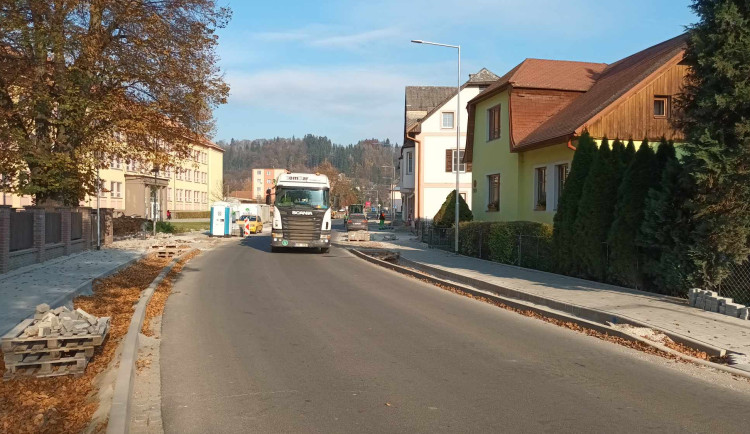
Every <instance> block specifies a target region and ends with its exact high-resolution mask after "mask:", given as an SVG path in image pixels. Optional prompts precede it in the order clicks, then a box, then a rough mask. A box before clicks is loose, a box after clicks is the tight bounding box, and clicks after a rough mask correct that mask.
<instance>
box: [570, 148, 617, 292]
mask: <svg viewBox="0 0 750 434" xmlns="http://www.w3.org/2000/svg"><path fill="white" fill-rule="evenodd" d="M616 160H617V161H616ZM619 164H621V160H620V159H619V156H614V157H613V153H612V149H611V148H610V146H609V142H608V140H607V139H606V138H604V139H603V140H602V143H601V145H599V151H598V152H597V154H596V158H595V159H594V164H593V165H592V166H591V170H590V171H589V175H588V177H586V183H585V184H584V186H583V193H582V195H581V202H580V204H579V206H578V215H577V217H576V223H575V227H576V229H577V230H578V233H577V236H578V247H577V249H576V250H577V257H578V259H579V260H580V263H581V265H582V266H583V269H582V270H581V271H582V272H581V275H582V276H583V277H587V278H594V279H599V280H603V279H604V278H605V276H606V264H607V246H606V241H607V234H608V233H609V228H610V225H611V223H612V214H613V212H614V207H615V201H616V200H617V188H618V186H619V182H618V181H619V174H618V168H617V166H618V165H619Z"/></svg>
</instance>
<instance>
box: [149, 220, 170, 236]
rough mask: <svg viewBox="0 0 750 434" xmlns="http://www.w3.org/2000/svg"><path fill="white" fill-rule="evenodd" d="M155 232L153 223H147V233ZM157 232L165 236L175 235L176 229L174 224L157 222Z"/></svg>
mask: <svg viewBox="0 0 750 434" xmlns="http://www.w3.org/2000/svg"><path fill="white" fill-rule="evenodd" d="M153 230H154V226H153V224H152V223H151V221H148V222H147V223H146V232H151V231H153ZM156 232H162V233H165V234H173V233H175V227H174V225H173V224H172V223H169V222H165V221H161V222H156Z"/></svg>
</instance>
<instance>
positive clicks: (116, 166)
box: [109, 158, 122, 169]
mask: <svg viewBox="0 0 750 434" xmlns="http://www.w3.org/2000/svg"><path fill="white" fill-rule="evenodd" d="M109 167H110V168H111V169H121V168H122V165H121V164H120V159H119V158H114V159H112V162H110V163H109Z"/></svg>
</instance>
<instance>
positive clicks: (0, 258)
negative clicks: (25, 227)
mask: <svg viewBox="0 0 750 434" xmlns="http://www.w3.org/2000/svg"><path fill="white" fill-rule="evenodd" d="M12 212H13V209H12V208H11V206H10V205H0V274H3V273H7V272H8V269H9V268H10V213H12Z"/></svg>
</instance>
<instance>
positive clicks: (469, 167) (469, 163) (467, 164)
mask: <svg viewBox="0 0 750 434" xmlns="http://www.w3.org/2000/svg"><path fill="white" fill-rule="evenodd" d="M466 171H467V172H471V161H467V162H466Z"/></svg>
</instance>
